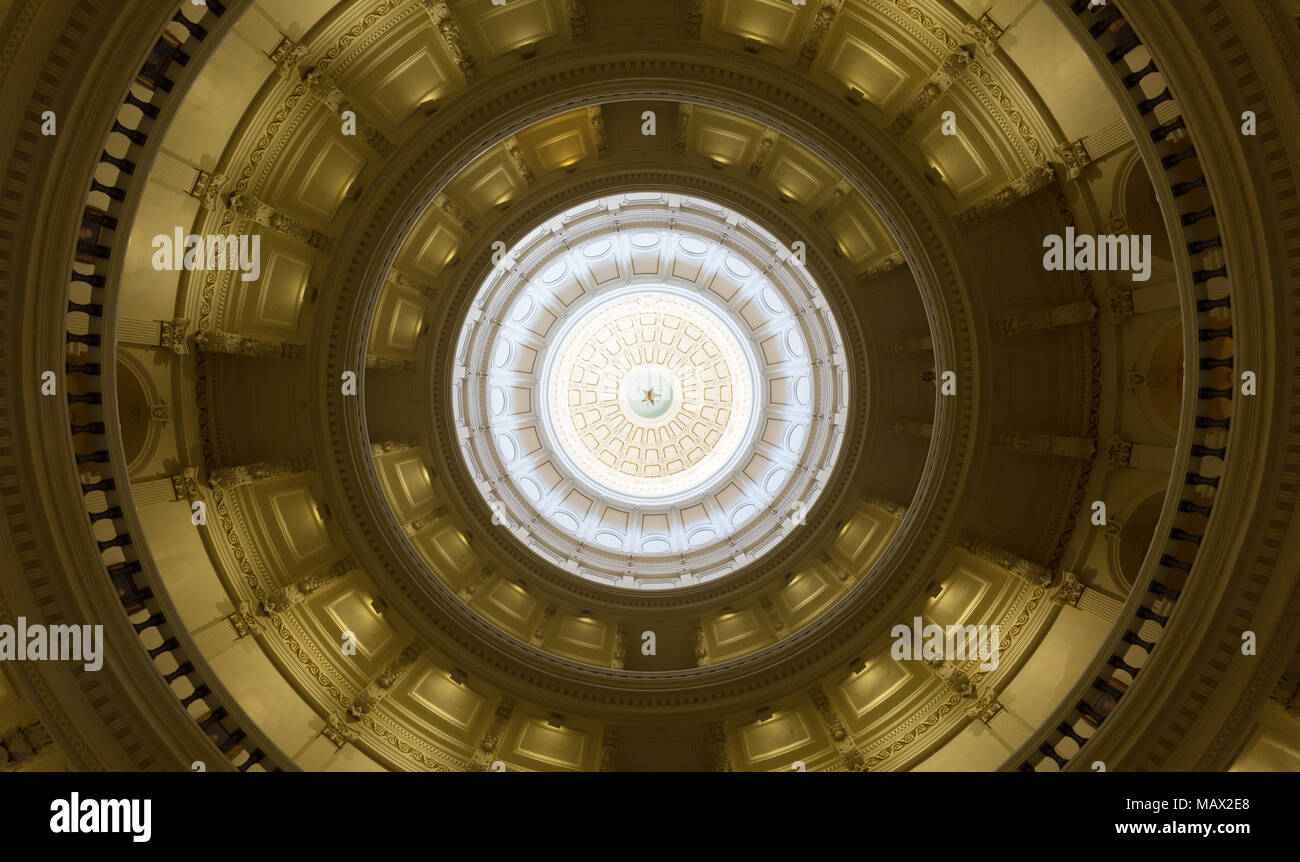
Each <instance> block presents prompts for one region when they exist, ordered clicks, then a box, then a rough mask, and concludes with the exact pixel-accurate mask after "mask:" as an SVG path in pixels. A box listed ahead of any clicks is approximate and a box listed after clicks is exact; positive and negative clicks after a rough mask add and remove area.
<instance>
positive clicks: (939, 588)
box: [925, 581, 943, 599]
mask: <svg viewBox="0 0 1300 862" xmlns="http://www.w3.org/2000/svg"><path fill="white" fill-rule="evenodd" d="M925 591H926V592H927V593H929V594H930V598H932V599H937V598H939V596H941V595H942V594H943V584H941V583H938V582H937V581H930V583H929V584H927V585H926V587H925Z"/></svg>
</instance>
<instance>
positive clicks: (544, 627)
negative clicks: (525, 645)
mask: <svg viewBox="0 0 1300 862" xmlns="http://www.w3.org/2000/svg"><path fill="white" fill-rule="evenodd" d="M557 610H559V609H558V608H557V607H556V606H555V605H550V604H548V605H547V606H546V607H545V608H544V609H543V610H542V618H541V619H540V620H538V622H537V627H536V628H535V629H533V635H532V637H530V638H529V639H528V642H529V643H530V644H532V645H533V646H541V645H542V641H544V640H546V633H547V632H548V631H549V630H550V628H551V623H552V622H554V620H555V612H556V611H557Z"/></svg>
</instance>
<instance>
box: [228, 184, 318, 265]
mask: <svg viewBox="0 0 1300 862" xmlns="http://www.w3.org/2000/svg"><path fill="white" fill-rule="evenodd" d="M230 208H231V209H232V210H234V211H235V213H236V214H238V215H239V216H241V217H243V218H245V219H248V220H249V221H251V222H253V223H254V224H260V225H262V226H263V227H269V228H271V229H272V230H275V231H279V232H280V233H282V234H285V235H286V236H291V237H293V238H294V239H297V240H299V241H301V242H304V243H306V244H307V245H309V246H311V247H312V248H317V249H320V250H321V251H325V250H327V249H328V248H329V238H328V237H327V236H325V234H323V233H321V232H320V231H318V230H316V229H315V228H313V227H309V226H308V225H305V224H303V223H302V222H300V221H298V220H297V219H296V218H294V217H293V216H291V215H287V214H285V213H282V212H280V211H279V210H277V209H276V208H275V207H273V206H271V205H270V204H267V203H264V202H263V201H260V200H258V199H257V198H255V197H253V196H252V195H250V194H234V195H231V197H230Z"/></svg>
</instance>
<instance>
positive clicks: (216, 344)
mask: <svg viewBox="0 0 1300 862" xmlns="http://www.w3.org/2000/svg"><path fill="white" fill-rule="evenodd" d="M194 346H195V347H196V348H198V349H199V350H202V351H203V352H205V353H225V354H228V355H231V356H254V357H261V358H267V359H302V357H303V345H301V344H290V343H288V342H285V341H270V340H268V339H265V338H256V337H254V336H251V335H240V334H238V333H235V332H222V331H221V330H218V329H205V330H204V331H202V332H200V333H199V334H198V335H196V336H194Z"/></svg>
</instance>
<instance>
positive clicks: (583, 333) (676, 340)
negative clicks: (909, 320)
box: [451, 192, 849, 590]
mask: <svg viewBox="0 0 1300 862" xmlns="http://www.w3.org/2000/svg"><path fill="white" fill-rule="evenodd" d="M788 248H789V244H788V242H785V241H782V240H781V239H778V238H777V237H776V236H774V235H773V234H772V233H771V232H770V231H768V230H767V229H766V228H764V227H763V226H762V225H760V224H758V223H757V222H755V221H753V220H751V219H750V218H748V217H746V216H744V215H742V214H741V213H739V212H736V211H733V210H731V209H729V208H727V207H725V206H723V205H721V204H717V203H714V202H712V201H708V200H704V199H700V198H696V197H691V196H688V195H679V194H675V193H669V192H629V193H625V194H616V195H608V196H604V197H601V198H596V199H592V200H588V201H584V202H580V203H577V204H575V205H574V206H572V207H571V208H569V209H567V210H565V211H564V212H562V213H559V214H557V215H555V216H554V217H552V218H548V219H547V220H546V221H545V223H542V224H538V225H537V226H536V227H534V228H533V229H531V230H529V231H528V232H527V233H526V234H524V235H523V236H522V237H520V238H519V239H517V240H516V241H515V242H514V243H512V244H511V245H510V246H509V251H508V253H507V254H506V255H503V256H502V257H501V259H500V260H499V262H496V263H495V265H494V266H492V267H491V269H489V270H487V271H486V272H485V274H484V278H483V283H482V284H481V285H480V287H479V290H478V292H477V294H476V295H475V298H474V300H473V301H472V305H471V307H470V308H469V310H468V311H467V313H466V316H465V320H464V323H463V328H462V331H461V337H460V339H459V340H458V342H457V346H456V365H455V368H454V369H453V372H452V375H451V387H452V407H453V411H454V418H455V422H456V446H457V448H458V449H459V450H460V454H461V462H462V463H463V465H464V466H465V468H466V470H467V472H468V477H469V478H470V479H471V481H472V482H473V485H474V487H475V488H476V489H477V491H478V493H479V494H480V495H481V496H482V499H483V502H484V503H485V504H486V505H487V507H488V509H489V510H490V511H491V512H492V526H493V528H494V529H495V530H498V531H500V532H501V533H503V534H509V536H510V537H511V539H510V540H509V541H510V542H511V543H514V544H517V545H521V546H523V548H524V549H526V551H527V552H528V553H530V554H532V555H533V556H534V557H535V558H536V559H538V560H541V561H544V562H545V563H548V564H550V565H552V566H555V567H557V568H559V569H562V570H564V571H566V572H569V573H570V574H572V575H573V576H575V577H577V578H582V579H585V580H588V581H592V582H596V583H600V584H605V585H609V586H615V587H619V588H624V589H645V590H652V589H673V588H676V587H688V586H692V585H696V584H706V583H709V582H710V581H713V580H716V579H718V578H723V577H726V576H727V575H729V574H730V573H732V572H735V571H737V570H738V569H740V568H743V567H745V566H748V565H751V564H752V563H754V562H755V561H757V560H759V559H761V558H763V557H764V556H765V555H766V554H768V553H770V552H771V551H772V550H773V549H774V548H776V547H778V546H779V545H780V544H781V543H782V542H783V541H784V539H785V537H786V536H788V535H789V534H790V533H791V532H793V531H794V530H797V529H800V528H801V526H800V525H802V524H803V523H805V519H804V516H803V513H805V512H807V511H811V510H812V507H813V506H814V504H815V503H816V502H817V499H818V497H819V496H820V495H821V493H822V491H823V489H824V488H825V487H827V483H828V481H829V480H830V478H831V471H832V470H833V469H834V467H835V464H836V461H837V459H838V456H839V453H840V447H841V442H842V440H843V436H844V429H845V428H846V427H847V418H848V404H849V380H848V366H847V363H846V362H845V360H844V344H843V341H842V339H841V337H840V333H839V327H838V325H837V323H836V321H835V315H834V312H833V310H832V308H831V305H830V303H829V302H828V301H827V300H826V298H825V297H824V296H823V295H822V291H821V288H820V286H819V285H818V284H817V282H816V280H815V279H814V278H813V276H812V273H811V272H810V271H809V268H808V267H806V266H804V265H803V262H802V261H800V260H795V259H794V258H792V257H791V256H790V254H789V251H788Z"/></svg>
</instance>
